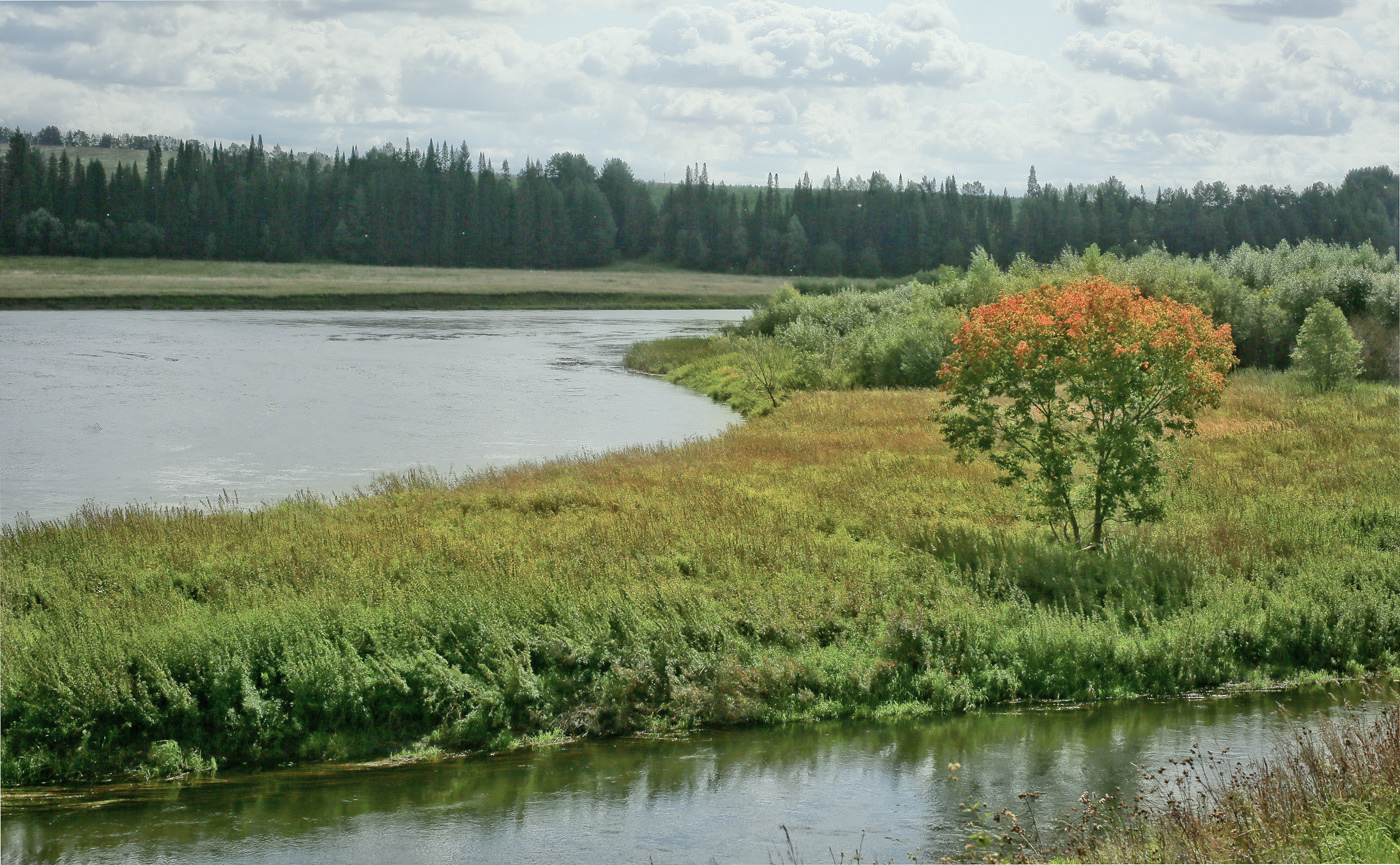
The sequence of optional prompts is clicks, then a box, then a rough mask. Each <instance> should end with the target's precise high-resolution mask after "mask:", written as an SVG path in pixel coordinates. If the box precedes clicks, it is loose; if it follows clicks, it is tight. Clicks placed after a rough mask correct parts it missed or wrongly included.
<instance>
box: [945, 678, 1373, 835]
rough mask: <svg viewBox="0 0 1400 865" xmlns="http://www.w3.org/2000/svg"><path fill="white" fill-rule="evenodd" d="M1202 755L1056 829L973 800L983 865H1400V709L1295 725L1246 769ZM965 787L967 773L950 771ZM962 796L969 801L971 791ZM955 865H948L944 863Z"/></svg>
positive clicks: (1083, 801)
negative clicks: (1273, 750)
mask: <svg viewBox="0 0 1400 865" xmlns="http://www.w3.org/2000/svg"><path fill="white" fill-rule="evenodd" d="M1229 751H1230V749H1229V748H1228V747H1227V748H1225V749H1224V750H1223V751H1219V752H1217V751H1213V750H1203V749H1202V748H1201V747H1200V746H1195V747H1193V748H1192V749H1191V751H1190V753H1189V754H1188V755H1186V756H1184V757H1182V758H1181V759H1172V760H1171V761H1170V762H1169V763H1166V764H1164V765H1162V766H1160V767H1159V768H1158V769H1156V770H1152V769H1151V768H1150V767H1144V768H1145V769H1146V770H1147V771H1146V772H1145V773H1144V774H1143V776H1142V783H1141V784H1140V785H1139V787H1138V792H1137V794H1136V795H1135V796H1133V797H1132V799H1131V800H1130V801H1128V800H1124V799H1123V798H1122V795H1121V792H1118V793H1113V792H1110V793H1105V794H1102V795H1095V794H1091V793H1085V794H1084V795H1083V796H1081V797H1080V800H1079V807H1076V808H1074V809H1073V811H1072V812H1071V814H1069V815H1067V818H1066V819H1064V820H1060V821H1057V825H1056V826H1055V827H1054V829H1052V830H1050V831H1042V828H1041V826H1040V825H1039V824H1038V823H1037V821H1036V819H1035V808H1034V805H1035V799H1036V798H1038V797H1037V796H1035V794H1033V793H1025V794H1022V796H1021V799H1022V800H1023V807H1022V810H1023V812H1024V814H1022V815H1018V814H1016V813H1015V812H1014V811H1012V810H1011V809H1006V808H1004V809H1002V810H1001V811H998V812H995V813H992V812H990V811H989V810H988V809H987V805H986V803H982V802H971V801H966V798H965V801H964V802H963V804H962V808H963V812H964V814H965V815H966V816H968V817H969V818H970V820H969V822H968V824H967V825H968V828H969V829H970V830H971V831H970V834H969V835H968V840H969V841H970V842H971V843H969V844H967V845H966V847H965V850H964V855H963V856H962V857H960V858H961V859H962V860H963V861H975V862H1046V861H1060V862H1394V861H1396V860H1397V859H1398V858H1400V797H1397V796H1396V794H1395V791H1396V789H1397V785H1400V706H1396V705H1394V704H1392V705H1389V706H1386V707H1385V708H1383V709H1382V710H1381V713H1380V715H1379V717H1377V718H1376V719H1375V720H1374V721H1372V722H1371V723H1369V724H1363V725H1356V724H1348V723H1344V722H1340V721H1335V720H1326V719H1324V720H1322V721H1320V722H1318V723H1315V724H1313V725H1308V726H1304V724H1303V723H1301V722H1299V723H1295V725H1294V728H1293V734H1292V738H1291V741H1287V742H1285V743H1283V746H1282V747H1281V748H1280V753H1279V754H1278V755H1277V756H1275V757H1273V758H1271V759H1269V760H1265V761H1262V762H1254V761H1251V762H1250V763H1249V764H1245V763H1244V762H1242V761H1237V760H1234V759H1233V757H1232V756H1231V755H1230V753H1229ZM948 768H949V770H950V775H949V779H950V780H951V781H953V782H954V783H955V784H958V785H959V789H960V790H961V784H960V782H959V781H958V777H957V772H958V770H959V769H961V766H960V765H959V764H956V763H954V764H951V765H949V767H948ZM964 797H966V794H965V793H964ZM945 861H947V860H945Z"/></svg>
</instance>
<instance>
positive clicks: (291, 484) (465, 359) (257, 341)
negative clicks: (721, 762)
mask: <svg viewBox="0 0 1400 865" xmlns="http://www.w3.org/2000/svg"><path fill="white" fill-rule="evenodd" d="M745 315H746V313H745V312H743V311H727V310H720V311H715V310H707V311H680V312H669V311H666V312H660V311H640V312H631V311H628V312H616V311H589V312H566V311H547V312H530V311H496V312H395V313H387V312H386V313H355V312H270V311H256V312H126V311H104V312H4V313H0V417H3V421H0V521H6V522H8V521H11V520H13V519H14V517H15V516H16V515H17V514H19V513H20V512H26V511H27V512H28V513H29V515H30V517H32V518H34V519H50V518H55V517H66V516H68V515H70V514H71V513H73V511H74V510H76V509H77V508H78V507H80V506H81V505H82V504H83V503H84V502H87V501H89V500H91V501H93V502H95V503H97V504H99V505H124V504H129V503H141V504H159V505H178V504H191V505H199V504H201V503H203V502H205V501H206V500H217V499H218V498H219V497H220V496H221V495H222V494H224V493H225V492H227V494H228V495H229V496H231V497H232V496H237V499H238V501H239V502H240V503H242V504H244V505H250V504H257V503H259V502H262V501H276V500H280V499H282V498H285V497H287V496H289V495H292V494H294V493H296V492H298V491H300V490H310V491H312V492H315V493H320V494H329V493H344V492H349V491H351V490H352V489H353V488H354V487H355V486H357V485H365V484H367V483H368V482H369V481H370V480H371V479H372V478H373V477H374V476H375V475H376V474H379V473H381V472H391V471H401V470H403V469H406V468H410V467H413V466H430V467H432V468H435V469H437V470H439V471H443V472H449V471H455V472H463V471H468V470H473V469H483V468H487V467H491V466H501V465H507V464H511V463H516V462H519V461H521V460H539V459H549V458H553V457H559V456H565V455H572V454H578V453H581V452H595V453H596V452H599V451H605V450H611V449H615V448H620V447H626V446H629V445H637V444H651V443H656V442H664V441H679V440H683V439H685V438H688V437H693V436H707V435H713V434H715V433H717V432H719V431H721V430H723V429H724V428H726V427H727V426H728V425H729V424H731V423H732V422H734V421H735V420H736V418H737V416H736V415H735V414H734V413H733V412H731V411H730V410H729V409H727V408H725V407H724V406H721V405H718V404H715V403H713V402H711V401H710V400H708V399H705V398H704V397H700V396H697V395H695V394H693V393H691V392H688V391H686V390H683V389H681V388H678V387H675V386H673V385H669V384H666V383H665V382H661V381H658V380H655V379H652V378H649V377H646V376H642V375H637V374H635V373H629V372H627V371H626V370H624V369H623V368H622V356H623V354H624V353H625V352H626V350H627V347H628V346H629V345H631V344H632V343H634V342H637V341H639V340H645V339H655V338H658V337H662V336H669V335H674V334H683V333H700V332H712V331H713V330H714V329H715V328H716V327H717V326H718V325H719V324H721V323H723V322H729V321H737V320H739V319H741V318H743V317H744V316H745Z"/></svg>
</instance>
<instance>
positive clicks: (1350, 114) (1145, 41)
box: [1061, 25, 1398, 136]
mask: <svg viewBox="0 0 1400 865" xmlns="http://www.w3.org/2000/svg"><path fill="white" fill-rule="evenodd" d="M1061 50H1062V53H1063V55H1064V56H1065V58H1066V59H1067V60H1069V62H1070V63H1071V64H1072V65H1073V66H1074V67H1075V68H1076V69H1079V70H1081V71H1086V72H1097V73H1104V74H1107V75H1110V76H1112V77H1114V78H1117V79H1127V80H1130V81H1138V82H1144V83H1147V84H1149V85H1156V87H1155V89H1154V90H1147V91H1139V92H1136V93H1135V94H1134V96H1135V98H1136V99H1137V101H1138V103H1139V104H1140V105H1142V106H1143V108H1142V110H1143V112H1144V119H1145V122H1148V123H1149V124H1150V125H1151V127H1152V128H1154V129H1157V130H1158V131H1159V132H1160V133H1163V134H1165V133H1169V132H1171V131H1174V130H1179V129H1183V128H1189V126H1190V125H1191V124H1193V123H1194V124H1197V125H1199V124H1204V127H1205V128H1211V129H1217V130H1220V131H1226V132H1234V133H1238V134H1246V135H1307V136H1336V135H1340V134H1344V133H1346V132H1348V131H1350V130H1351V129H1352V125H1353V123H1354V122H1355V120H1356V118H1358V117H1360V116H1363V115H1365V114H1371V113H1375V112H1377V111H1380V112H1383V113H1386V114H1388V115H1391V116H1394V115H1396V114H1397V110H1396V104H1395V103H1396V98H1397V95H1398V94H1397V86H1396V82H1395V78H1394V75H1393V68H1394V59H1393V57H1389V56H1386V55H1384V54H1382V53H1380V52H1367V51H1365V50H1364V49H1363V48H1362V46H1361V45H1359V44H1358V43H1357V42H1356V41H1355V40H1354V39H1353V38H1352V37H1351V36H1350V35H1349V34H1348V33H1346V32H1345V31H1343V30H1341V29H1338V28H1333V27H1322V26H1318V25H1306V26H1296V25H1287V26H1283V27H1279V28H1276V29H1275V30H1274V31H1273V32H1272V33H1271V34H1270V37H1269V38H1268V39H1266V40H1262V41H1259V42H1253V43H1245V44H1239V45H1234V46H1231V47H1230V48H1229V49H1228V50H1222V49H1219V48H1213V47H1208V46H1185V45H1181V44H1179V43H1176V42H1174V41H1173V40H1171V39H1169V38H1166V37H1161V36H1156V35H1153V34H1150V33H1145V32H1143V31H1133V32H1131V33H1121V32H1112V33H1108V34H1106V35H1104V36H1102V37H1096V36H1093V35H1091V34H1088V33H1077V34H1075V35H1074V36H1072V37H1070V38H1069V39H1067V40H1066V41H1065V43H1064V45H1063V46H1062V49H1061Z"/></svg>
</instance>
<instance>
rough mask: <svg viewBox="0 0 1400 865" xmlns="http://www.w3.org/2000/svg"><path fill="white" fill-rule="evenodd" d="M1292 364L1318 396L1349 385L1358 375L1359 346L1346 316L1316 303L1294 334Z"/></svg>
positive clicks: (1331, 306)
mask: <svg viewBox="0 0 1400 865" xmlns="http://www.w3.org/2000/svg"><path fill="white" fill-rule="evenodd" d="M1293 364H1294V366H1295V367H1297V369H1298V370H1299V372H1301V373H1302V374H1303V376H1304V377H1305V378H1306V379H1307V380H1308V382H1309V383H1311V384H1312V386H1313V389H1314V390H1316V391H1317V392H1318V393H1324V392H1326V391H1329V390H1332V389H1333V388H1336V387H1337V386H1339V385H1342V384H1345V383H1347V382H1350V381H1351V380H1353V379H1355V378H1356V377H1357V375H1359V374H1360V372H1361V345H1360V343H1358V342H1357V341H1356V337H1354V336H1352V333H1351V327H1350V326H1349V325H1347V319H1346V316H1344V315H1342V311H1341V310H1340V309H1338V308H1337V306H1336V304H1333V303H1330V302H1329V301H1325V300H1322V301H1318V302H1317V303H1316V304H1314V305H1313V307H1312V308H1311V309H1310V310H1308V317H1307V318H1306V319H1304V321H1303V327H1302V329H1300V330H1299V331H1298V344H1297V346H1296V347H1294V349H1293Z"/></svg>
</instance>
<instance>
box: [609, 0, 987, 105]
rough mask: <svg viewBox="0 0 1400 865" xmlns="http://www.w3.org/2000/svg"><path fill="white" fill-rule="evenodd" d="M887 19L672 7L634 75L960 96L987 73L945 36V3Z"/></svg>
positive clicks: (748, 5) (770, 8)
mask: <svg viewBox="0 0 1400 865" xmlns="http://www.w3.org/2000/svg"><path fill="white" fill-rule="evenodd" d="M888 11H889V14H888V15H887V16H884V17H877V16H873V15H868V14H864V13H856V12H846V11H840V10H830V9H822V8H816V7H801V6H796V5H793V4H789V3H778V2H761V0H741V2H737V3H732V4H729V5H726V6H721V7H710V6H673V7H670V8H668V9H666V10H664V11H663V12H662V13H661V14H659V15H657V16H656V17H655V18H653V19H652V20H651V21H650V22H649V23H648V25H647V26H646V28H645V30H644V32H643V34H642V36H641V38H640V39H639V40H638V44H639V45H640V46H642V47H643V48H645V49H646V51H647V54H646V55H645V56H642V57H639V58H637V60H636V62H635V64H634V65H633V67H632V68H631V69H630V70H629V73H628V74H629V77H631V78H632V79H633V80H637V81H648V82H654V81H664V82H665V83H667V84H670V85H672V86H678V87H737V86H777V85H784V84H791V85H799V86H809V85H836V86H869V85H875V84H882V83H890V82H907V83H917V84H926V85H934V86H940V87H958V86H961V85H963V84H966V83H968V82H970V81H974V80H976V79H977V78H978V77H979V76H980V75H982V74H984V73H985V63H984V62H983V57H982V52H981V51H980V50H979V49H978V48H977V47H976V46H971V45H968V44H967V43H964V42H962V41H961V40H959V39H958V38H957V37H956V36H954V35H953V33H952V32H951V30H949V29H948V27H949V26H951V25H952V24H953V23H954V22H953V21H952V19H951V16H949V15H947V14H946V8H945V7H943V6H942V5H941V4H923V5H921V6H919V7H911V6H908V5H901V6H899V7H896V8H894V9H892V10H888Z"/></svg>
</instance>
